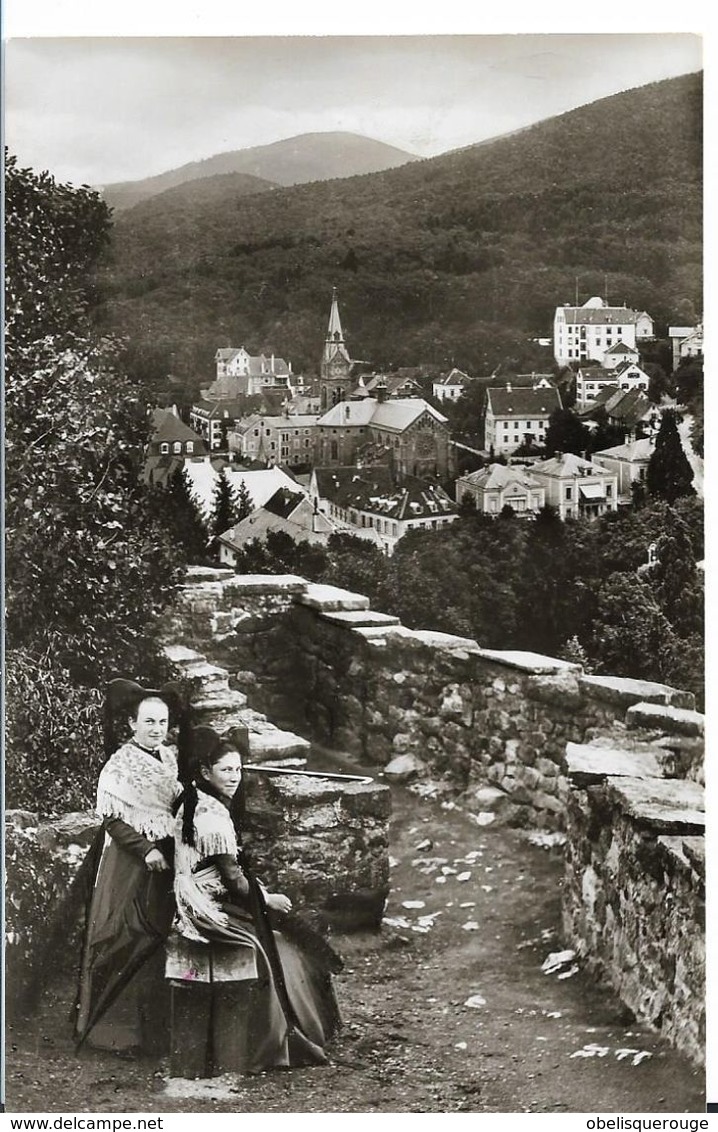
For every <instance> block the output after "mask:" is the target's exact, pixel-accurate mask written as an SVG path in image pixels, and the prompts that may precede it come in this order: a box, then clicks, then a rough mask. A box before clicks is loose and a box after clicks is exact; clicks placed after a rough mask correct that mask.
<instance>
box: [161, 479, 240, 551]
mask: <svg viewBox="0 0 718 1132" xmlns="http://www.w3.org/2000/svg"><path fill="white" fill-rule="evenodd" d="M157 498H158V502H159V503H160V505H161V507H162V510H163V513H164V515H165V520H166V523H167V530H168V532H169V534H170V536H171V539H172V542H173V543H174V545H175V546H178V547H180V548H181V549H182V552H183V556H184V557H185V558H186V560H187V562H191V563H192V564H194V565H200V564H202V563H204V562H207V561H208V560H209V559H208V556H209V549H208V548H209V534H208V531H207V526H206V524H205V521H204V519H203V518H202V516H201V514H200V512H199V509H198V507H197V504H196V503H195V500H194V496H193V495H192V491H191V488H190V483H189V480H188V479H187V474H186V472H185V470H184V466H183V465H180V466H179V467H178V468H176V469H175V471H174V472H173V473H172V475H171V476H170V479H169V483H168V484H167V487H166V488H165V489H164V492H163V494H162V495H161V496H160V495H159V494H158V497H157ZM226 529H227V528H226V527H225V530H226Z"/></svg>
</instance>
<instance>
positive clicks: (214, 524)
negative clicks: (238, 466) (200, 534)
mask: <svg viewBox="0 0 718 1132" xmlns="http://www.w3.org/2000/svg"><path fill="white" fill-rule="evenodd" d="M242 486H243V487H244V486H245V485H244V484H242ZM245 491H246V487H245ZM238 514H239V500H238V499H237V493H236V491H235V489H234V488H233V487H232V485H231V483H230V482H229V477H228V475H227V472H226V469H225V468H222V470H221V471H220V473H219V475H218V476H217V483H216V486H215V489H214V499H213V501H212V519H211V524H210V525H211V530H212V534H213V536H214V539H213V545H214V546H215V548H216V546H217V539H218V538H219V536H220V535H223V534H224V533H225V531H228V530H229V529H230V528H231V527H233V526H234V525H235V523H238V522H239V519H238V517H237V516H238Z"/></svg>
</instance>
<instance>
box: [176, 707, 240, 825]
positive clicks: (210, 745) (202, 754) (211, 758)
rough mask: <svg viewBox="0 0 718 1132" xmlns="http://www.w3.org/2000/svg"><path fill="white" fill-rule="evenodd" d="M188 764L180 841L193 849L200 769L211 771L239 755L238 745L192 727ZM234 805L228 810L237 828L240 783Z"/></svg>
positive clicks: (210, 730)
mask: <svg viewBox="0 0 718 1132" xmlns="http://www.w3.org/2000/svg"><path fill="white" fill-rule="evenodd" d="M189 750H190V756H191V757H190V763H189V767H188V771H187V781H186V783H185V788H184V792H183V794H182V797H181V799H180V803H183V804H184V810H183V814H182V840H183V841H184V842H185V844H186V845H194V813H195V810H196V808H197V790H198V788H199V789H200V790H202V789H204V787H203V785H202V769H203V768H204V769H205V770H210V769H211V768H212V767H213V766H214V765H215V763H218V762H219V760H220V759H221V758H223V757H224V756H225V755H228V754H230V753H231V752H234V751H236V752H237V754H239V755H241V754H242V748H241V745H240V743H238V742H236V741H235V740H234V739H233V738H232V735H231V734H230V735H218V734H217V732H216V731H215V730H214V728H212V727H193V728H191V729H190V732H189ZM237 795H239V798H237V800H236V803H235V804H233V806H232V808H231V813H232V819H233V821H234V822H235V825H236V824H237V817H238V816H239V815H241V814H243V813H244V802H243V798H244V790H243V784H242V782H240V785H239V789H238V790H237Z"/></svg>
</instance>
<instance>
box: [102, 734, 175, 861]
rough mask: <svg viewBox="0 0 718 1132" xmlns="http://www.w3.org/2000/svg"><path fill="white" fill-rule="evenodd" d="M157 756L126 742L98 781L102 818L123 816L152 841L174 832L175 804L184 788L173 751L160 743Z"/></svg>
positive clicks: (108, 762)
mask: <svg viewBox="0 0 718 1132" xmlns="http://www.w3.org/2000/svg"><path fill="white" fill-rule="evenodd" d="M158 755H159V758H156V757H155V756H154V755H151V754H149V753H148V752H147V751H144V750H143V749H142V747H138V746H137V744H136V743H132V742H130V743H125V744H124V746H122V747H120V748H119V750H117V751H115V753H114V755H111V756H110V758H109V759H108V760H107V762H106V763H105V766H104V767H103V768H102V771H101V773H100V779H99V782H98V784H97V813H98V814H99V815H100V817H103V818H121V819H122V821H124V822H127V824H128V825H131V826H132V828H133V829H136V830H137V832H138V833H141V834H142V836H143V837H146V838H147V839H148V840H149V841H158V840H160V839H161V838H163V837H171V836H172V834H173V833H174V827H175V818H174V816H173V814H172V803H173V802H174V800H175V799H176V798H177V796H178V794H179V793H180V791H181V786H180V783H179V781H178V778H177V759H176V757H175V754H174V752H173V751H171V750H170V748H169V747H164V746H160V747H159V748H158Z"/></svg>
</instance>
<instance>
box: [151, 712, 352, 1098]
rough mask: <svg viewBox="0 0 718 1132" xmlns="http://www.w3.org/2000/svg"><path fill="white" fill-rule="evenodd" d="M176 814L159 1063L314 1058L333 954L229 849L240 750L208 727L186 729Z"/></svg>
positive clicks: (327, 1029) (287, 1062) (320, 1047)
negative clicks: (166, 1003) (183, 783)
mask: <svg viewBox="0 0 718 1132" xmlns="http://www.w3.org/2000/svg"><path fill="white" fill-rule="evenodd" d="M190 747H191V751H192V752H193V755H194V760H193V768H194V769H193V773H192V774H191V781H190V783H189V785H188V786H187V788H186V790H185V793H184V799H183V804H182V806H181V807H180V810H179V813H178V817H177V827H176V832H175V897H176V902H177V914H176V917H175V924H174V930H173V932H172V935H171V936H170V939H169V943H168V952H167V977H168V979H169V980H170V984H171V987H172V1041H171V1073H172V1075H173V1076H181V1077H206V1076H215V1075H217V1074H221V1073H227V1072H234V1073H244V1072H259V1071H260V1070H262V1069H270V1068H272V1067H274V1066H284V1067H289V1066H295V1065H317V1064H322V1063H324V1062H326V1060H327V1057H326V1053H325V1046H326V1044H327V1042H328V1041H329V1039H330V1038H331V1037H332V1036H333V1034H334V1033H335V1031H336V1030H337V1028H338V1026H339V1024H340V1019H339V1011H338V1008H337V1003H336V999H335V996H334V990H333V987H332V983H331V972H332V971H338V970H341V967H342V963H341V959H340V958H339V956H338V955H336V954H335V952H334V951H333V950H332V949H331V948H330V946H329V945H328V944H327V943H326V941H325V940H324V939H323V938H322V937H321V936H320V935H318V934H317V933H315V932H313V931H312V929H310V928H309V927H308V926H307V925H305V924H303V923H301V921H299V920H298V919H297V918H295V917H293V916H292V915H290V913H291V907H292V905H291V901H290V899H289V898H288V897H287V896H286V895H284V894H283V893H273V892H267V891H266V889H265V888H264V886H263V885H262V884H261V883H260V882H259V881H258V880H257V879H256V877H255V876H254V874H253V872H252V870H251V868H250V867H249V865H248V863H247V861H246V858H245V857H244V855H243V853H242V849H241V823H242V817H243V810H244V806H243V789H242V759H241V755H240V753H239V747H238V745H237V743H235V742H234V741H232V739H230V738H226V739H225V738H223V737H221V736H220V735H218V734H217V732H215V731H214V730H213V728H211V727H197V728H194V730H193V732H192V739H191V744H190Z"/></svg>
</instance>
